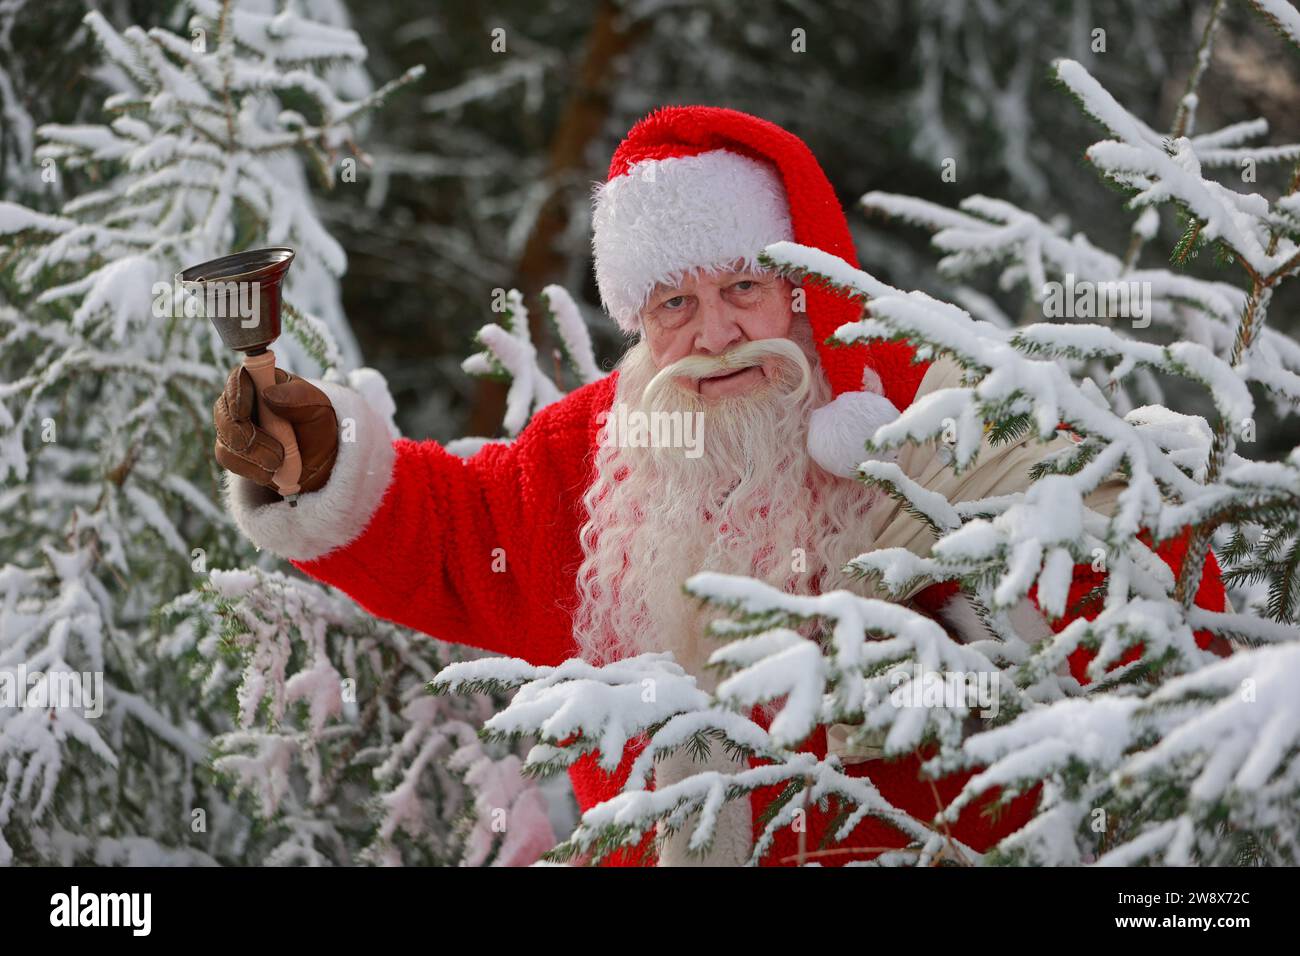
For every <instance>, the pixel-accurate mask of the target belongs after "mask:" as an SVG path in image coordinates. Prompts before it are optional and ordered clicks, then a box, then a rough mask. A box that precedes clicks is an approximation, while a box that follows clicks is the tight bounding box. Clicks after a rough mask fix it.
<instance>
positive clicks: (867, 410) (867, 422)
mask: <svg viewBox="0 0 1300 956" xmlns="http://www.w3.org/2000/svg"><path fill="white" fill-rule="evenodd" d="M899 414H900V413H899V411H898V409H897V408H895V407H894V403H893V402H891V401H890V400H889V399H887V398H885V396H883V395H877V394H875V393H874V392H865V391H863V392H845V393H844V394H843V395H841V396H840V397H839V398H836V399H835V400H833V401H831V402H828V403H827V404H825V405H823V406H822V407H821V408H819V409H817V410H816V411H814V412H813V413H812V417H811V419H810V420H809V422H808V454H810V455H812V458H813V461H815V462H817V464H819V465H821V466H822V467H823V468H825V469H826V470H827V471H829V472H830V473H831V474H833V475H839V476H841V477H842V478H854V477H856V476H857V472H858V465H860V464H862V462H864V461H867V460H869V459H871V458H879V457H883V456H879V455H868V454H867V452H866V449H865V448H864V447H863V446H864V445H866V443H867V439H869V438H870V437H871V436H872V435H874V434H875V433H876V429H877V428H879V427H880V426H881V425H887V424H888V423H889V422H892V421H893V420H894V419H895V418H897V417H898V416H899ZM889 457H893V456H892V455H890V456H889Z"/></svg>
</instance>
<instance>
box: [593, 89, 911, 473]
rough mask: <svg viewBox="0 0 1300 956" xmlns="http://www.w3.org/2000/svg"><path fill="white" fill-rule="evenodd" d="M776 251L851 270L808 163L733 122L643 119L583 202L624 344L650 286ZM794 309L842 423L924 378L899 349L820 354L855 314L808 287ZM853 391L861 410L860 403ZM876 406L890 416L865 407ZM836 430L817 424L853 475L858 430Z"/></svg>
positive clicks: (832, 208)
mask: <svg viewBox="0 0 1300 956" xmlns="http://www.w3.org/2000/svg"><path fill="white" fill-rule="evenodd" d="M782 240H792V241H794V242H798V243H800V244H802V245H806V246H812V247H815V248H817V249H821V250H823V251H825V252H828V253H830V254H832V255H834V256H838V257H839V258H840V259H843V260H844V261H845V262H847V263H849V264H850V265H852V266H854V267H856V266H857V264H858V260H857V254H856V253H855V251H854V248H853V239H852V237H851V236H850V234H849V226H848V222H847V221H846V219H845V218H844V210H843V208H842V207H841V206H840V203H839V200H838V199H837V198H836V196H835V191H834V190H833V189H832V188H831V184H830V182H829V181H828V180H827V179H826V174H825V173H824V172H823V171H822V168H821V165H820V164H819V163H818V162H817V159H816V157H814V156H813V154H812V151H811V150H810V149H809V148H808V146H807V145H806V144H805V143H804V142H803V140H801V139H799V137H797V136H795V135H794V134H793V133H790V132H788V131H787V130H784V129H782V128H781V127H779V126H777V125H776V124H774V123H770V122H768V121H767V120H764V119H759V118H758V117H756V116H750V115H749V114H747V113H741V112H738V111H736V110H729V109H722V108H719V107H711V106H669V107H664V108H662V109H660V110H657V111H655V112H654V113H651V114H650V115H649V116H646V117H645V118H644V119H642V120H641V121H640V122H638V123H637V124H636V125H635V126H633V127H632V129H631V130H630V131H629V132H628V134H627V137H626V138H625V139H624V140H623V142H622V143H621V144H620V145H619V147H618V149H617V150H616V151H615V152H614V158H613V159H612V160H611V162H610V165H609V179H608V181H607V182H606V183H604V184H603V185H601V186H599V187H597V189H596V191H595V196H594V204H593V212H592V247H593V252H594V257H595V268H596V284H597V286H598V288H599V289H600V296H601V300H602V301H603V302H604V305H605V308H606V310H607V311H608V312H609V314H610V315H611V316H612V317H613V318H614V319H615V321H617V322H618V324H619V326H620V327H621V328H622V329H623V330H624V331H626V332H629V333H631V332H635V331H636V330H637V328H638V322H639V320H638V314H639V313H640V311H641V309H642V308H643V307H644V306H645V303H646V301H647V299H648V297H649V295H650V292H651V290H652V289H653V288H654V286H655V285H656V284H657V283H659V282H665V281H668V280H670V279H672V278H674V277H679V276H680V275H681V274H683V273H684V272H686V271H688V270H691V269H695V268H713V267H717V266H721V265H724V264H727V263H730V262H734V261H736V260H740V261H742V262H744V263H746V264H747V265H750V266H752V265H754V264H755V263H756V260H757V256H758V254H759V253H760V252H761V251H762V250H763V248H764V246H767V245H770V244H771V243H774V242H780V241H782ZM805 305H806V309H807V315H808V320H809V322H810V324H811V325H812V330H813V336H814V339H815V341H816V342H817V350H818V355H819V357H820V359H821V365H822V369H823V371H824V372H825V374H826V376H827V378H828V380H829V382H830V385H831V390H832V392H833V394H834V395H835V396H836V397H837V399H836V402H834V403H832V404H836V405H838V406H839V410H840V411H841V412H844V413H845V414H846V415H847V418H848V419H862V417H863V416H864V415H865V416H866V417H867V418H880V417H881V416H882V415H883V416H884V417H885V418H886V419H887V418H888V417H892V415H896V414H897V410H896V409H898V408H905V407H906V406H907V405H908V404H910V403H911V401H912V397H913V396H914V395H915V394H916V389H917V386H918V385H919V384H920V381H921V377H922V376H923V375H924V374H925V369H926V366H925V365H924V364H915V365H914V364H913V363H912V358H913V355H914V351H913V349H912V348H911V346H909V345H908V344H906V343H905V342H872V343H865V344H863V343H860V344H856V345H853V346H841V345H827V344H826V339H828V338H829V337H830V336H831V334H832V333H833V332H834V331H835V330H836V329H837V328H838V327H839V326H841V325H843V324H844V323H845V322H854V321H857V320H858V319H859V318H860V316H861V312H862V307H861V305H860V304H858V303H855V302H853V301H852V300H850V299H848V298H846V297H844V296H842V295H839V294H837V293H834V292H831V291H829V290H827V289H824V288H821V287H819V286H816V285H813V284H807V285H806V286H805ZM864 387H865V392H866V394H867V395H868V396H869V398H867V399H862V398H861V397H860V396H861V395H862V394H863V392H864ZM871 393H877V394H876V395H872V394H871ZM881 394H883V396H884V397H885V398H887V399H888V400H889V403H891V408H890V409H888V410H884V409H882V407H881V406H880V403H878V402H877V403H872V402H871V401H870V398H875V397H878V395H881ZM848 396H852V397H851V398H849V397H848ZM841 398H844V399H845V400H844V401H840V399H841ZM849 406H853V408H852V409H851V410H850V408H849ZM868 406H870V407H868ZM827 409H828V411H829V410H830V406H827ZM889 412H892V415H891V414H889ZM844 418H845V416H844V415H841V416H838V419H837V420H832V418H831V416H829V415H823V416H822V424H823V426H825V428H826V429H829V430H831V431H834V432H840V433H843V434H842V435H841V438H840V439H838V440H837V441H838V443H840V444H842V443H843V440H844V439H843V435H850V436H851V438H850V439H849V440H850V447H849V448H848V449H847V450H845V453H846V454H848V456H849V458H853V456H854V455H855V454H856V455H857V458H856V459H855V461H854V463H855V464H856V460H860V459H861V457H862V456H861V454H858V453H859V452H861V442H860V441H859V440H858V438H857V433H858V432H859V431H860V430H861V428H860V427H857V425H855V424H854V422H853V421H851V420H844ZM815 424H816V423H815ZM858 424H860V422H859V423H858ZM873 430H874V426H873ZM823 437H824V436H823ZM855 442H856V444H857V448H856V451H855V450H854V449H853V448H852V444H853V443H855ZM813 443H814V440H813V439H811V438H810V448H811V447H812V446H813ZM821 457H822V456H818V460H819V461H820V460H821ZM846 460H847V459H846ZM832 470H837V471H842V469H832Z"/></svg>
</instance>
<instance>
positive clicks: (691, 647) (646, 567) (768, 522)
mask: <svg viewBox="0 0 1300 956" xmlns="http://www.w3.org/2000/svg"><path fill="white" fill-rule="evenodd" d="M791 337H792V339H793V340H794V342H793V345H794V347H792V343H791V341H789V340H781V339H767V340H762V341H759V342H748V343H745V344H744V345H742V346H741V347H739V348H738V349H737V350H735V351H734V352H729V353H727V356H726V357H725V358H726V360H727V361H728V362H732V363H733V364H730V366H729V367H731V368H738V367H742V366H743V365H745V364H759V363H760V362H762V363H765V364H766V365H767V367H768V370H769V378H768V379H767V380H766V381H764V382H763V383H761V384H760V385H758V386H756V387H755V388H754V389H753V390H752V391H750V392H747V393H745V394H743V395H738V396H732V397H727V398H721V399H713V400H709V399H705V398H702V397H701V396H700V395H698V394H696V393H694V392H687V391H686V390H685V389H683V388H681V387H679V386H677V385H676V384H674V383H673V382H672V377H673V376H675V375H679V374H688V375H689V377H698V376H699V375H701V374H708V371H709V369H708V368H701V367H700V366H701V364H703V365H705V366H711V368H712V369H714V370H716V369H717V368H718V365H717V364H716V363H711V362H710V361H709V360H705V362H704V363H701V362H700V361H699V359H697V358H694V357H692V358H688V359H685V360H683V361H682V362H680V363H675V364H674V365H672V366H669V367H668V368H667V369H665V370H664V371H663V373H661V374H658V375H657V370H656V369H655V367H654V364H653V362H652V360H651V357H650V354H649V350H648V348H647V346H646V344H645V342H644V341H639V342H637V343H636V344H635V345H634V346H633V347H632V348H631V349H630V350H629V351H628V352H627V354H626V355H625V356H624V357H623V359H622V361H621V362H620V364H619V378H618V385H617V389H616V392H615V396H614V407H615V408H617V407H618V406H619V404H620V403H623V404H625V405H626V406H627V407H628V409H629V410H632V409H637V410H641V411H645V412H652V411H660V412H664V411H667V412H673V411H676V412H682V413H693V412H697V411H700V412H703V413H704V432H703V443H702V444H703V448H702V454H700V456H699V457H694V458H692V457H689V456H688V455H687V454H686V453H685V450H684V449H682V448H645V447H617V446H615V445H613V444H611V443H608V442H604V441H602V443H601V445H600V447H599V449H598V450H597V453H596V461H595V468H596V475H595V480H594V481H593V482H592V485H591V487H590V488H589V489H588V491H587V493H586V495H585V496H584V499H583V500H584V504H585V505H586V508H587V515H588V521H587V523H586V524H585V525H584V526H583V528H582V535H581V537H582V548H583V555H584V559H583V562H582V564H581V566H580V568H579V570H578V598H579V604H578V607H577V611H576V613H575V615H574V630H575V638H576V640H577V642H578V646H579V653H580V655H581V656H582V657H583V658H584V659H586V660H589V661H592V662H594V663H606V662H608V661H611V660H617V659H619V658H621V657H626V656H628V655H631V654H640V653H645V652H648V651H671V652H672V653H673V655H674V657H675V659H676V660H677V661H678V663H680V664H681V665H682V666H683V667H684V668H685V669H686V670H687V671H688V672H689V673H691V674H694V675H695V676H696V678H697V679H698V680H699V681H700V683H701V685H702V686H703V687H705V688H707V689H710V690H711V689H713V687H714V686H715V684H716V678H715V677H714V675H713V674H712V672H711V671H708V670H706V669H705V667H704V665H705V662H706V660H707V658H708V656H709V654H710V653H711V651H712V650H714V649H715V648H716V646H717V644H716V642H715V641H713V640H712V639H711V638H709V637H708V636H707V634H706V627H707V624H708V621H709V620H711V619H713V618H716V617H717V616H719V614H720V612H719V611H717V610H715V609H711V608H707V607H700V606H699V605H700V602H699V601H697V600H696V599H694V598H692V597H690V596H688V595H687V594H685V593H684V592H683V590H682V583H683V582H684V581H685V580H686V579H687V578H689V577H690V576H691V575H693V574H695V573H697V572H699V571H705V570H708V571H720V572H725V573H732V574H744V575H749V576H751V577H754V578H758V579H760V580H762V581H765V582H767V583H768V584H771V585H773V586H775V587H778V588H781V589H782V590H785V591H788V592H790V593H804V594H808V593H819V592H823V591H829V590H833V589H836V588H846V587H847V588H849V589H851V590H854V591H859V592H860V591H861V590H862V587H863V586H862V584H861V583H860V582H857V581H855V580H854V579H852V578H850V577H849V576H848V575H846V574H844V573H843V571H842V570H841V569H842V568H843V566H844V565H845V564H846V563H847V562H848V561H849V560H850V559H851V558H853V557H855V556H857V555H859V554H861V553H863V552H864V551H869V550H870V549H871V547H872V544H873V541H872V537H871V533H870V531H869V530H868V527H867V512H868V511H869V510H870V508H871V506H872V504H873V503H874V502H875V500H876V497H877V496H876V494H875V493H874V492H871V491H870V490H868V489H867V488H865V487H864V486H863V485H861V484H860V483H858V482H856V481H851V480H846V479H843V478H839V477H836V476H834V475H831V474H830V473H828V472H826V471H824V470H823V469H822V468H821V467H820V466H819V465H817V464H816V463H815V462H814V461H813V460H812V458H811V457H809V455H808V451H807V434H808V420H809V416H810V415H811V414H812V412H813V410H814V409H816V408H818V407H820V406H822V405H824V404H825V403H826V402H827V401H829V400H830V398H831V392H830V386H829V384H828V383H827V381H826V377H825V375H824V374H823V373H822V371H821V367H820V363H819V362H818V359H817V353H816V350H815V348H814V345H813V341H812V332H811V329H810V328H809V326H808V323H807V321H806V319H802V318H801V317H796V325H795V326H794V328H793V329H792V331H791ZM737 354H739V355H741V356H742V357H741V358H740V359H738V360H737V359H736V355H737ZM648 386H653V387H651V388H648ZM864 457H865V455H864ZM616 476H618V477H616Z"/></svg>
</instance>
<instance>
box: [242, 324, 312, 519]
mask: <svg viewBox="0 0 1300 956" xmlns="http://www.w3.org/2000/svg"><path fill="white" fill-rule="evenodd" d="M244 368H246V369H248V374H249V375H250V376H251V377H252V379H253V385H254V386H255V387H256V389H257V394H258V396H259V397H261V394H262V393H263V392H265V391H266V390H267V389H268V388H270V387H271V386H272V385H274V384H276V382H275V353H274V352H272V351H271V350H270V349H267V350H266V351H265V352H263V353H261V354H260V355H245V356H244ZM257 404H258V407H257V420H258V424H259V425H261V427H262V428H264V429H266V431H267V432H268V433H270V435H271V437H272V438H274V439H275V440H276V441H278V442H279V443H280V444H281V445H283V446H284V461H283V462H282V463H281V464H280V467H279V468H277V469H276V472H275V474H274V475H272V476H271V480H272V481H273V482H275V489H276V491H278V492H279V493H280V494H281V495H283V496H284V497H285V498H290V497H292V496H294V495H297V494H298V488H299V485H298V482H299V480H300V479H301V478H302V458H301V456H300V455H299V454H298V436H297V435H295V434H294V432H293V426H292V425H290V424H289V423H288V422H287V421H285V420H284V419H283V418H281V417H280V416H279V415H277V414H275V412H273V411H271V409H270V408H268V407H267V405H266V403H265V402H258V403H257Z"/></svg>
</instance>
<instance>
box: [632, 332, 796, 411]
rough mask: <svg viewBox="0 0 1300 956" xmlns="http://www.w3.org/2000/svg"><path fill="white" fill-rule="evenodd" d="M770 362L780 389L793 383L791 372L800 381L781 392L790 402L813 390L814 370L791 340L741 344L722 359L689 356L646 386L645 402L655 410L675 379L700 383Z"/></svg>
mask: <svg viewBox="0 0 1300 956" xmlns="http://www.w3.org/2000/svg"><path fill="white" fill-rule="evenodd" d="M767 359H776V362H775V363H774V365H773V368H772V369H771V372H772V378H773V380H774V381H775V382H776V383H777V385H778V387H779V386H780V385H782V384H784V383H785V382H789V381H790V380H791V379H793V376H792V375H791V374H790V373H791V372H792V371H793V372H795V373H796V374H797V375H798V380H797V381H794V382H793V383H792V387H791V388H789V389H785V388H782V389H781V391H782V392H785V393H787V394H786V398H787V399H788V400H789V401H792V402H797V401H799V400H800V399H802V398H803V397H804V395H806V394H807V393H808V389H809V388H810V387H811V386H812V366H811V365H810V364H809V362H808V356H807V355H806V354H804V350H803V349H802V348H801V347H800V346H799V344H798V343H797V342H793V341H791V340H790V339H755V340H754V341H752V342H742V343H741V344H740V345H737V346H736V347H735V348H733V349H728V350H727V351H726V352H723V353H722V354H721V355H688V356H686V357H685V358H680V359H678V360H677V361H676V362H673V363H672V364H671V365H668V366H665V367H664V368H662V369H660V370H659V371H658V372H657V373H656V374H655V377H654V378H652V379H651V380H650V382H649V384H648V385H646V387H645V391H644V392H643V401H644V403H645V404H646V405H647V406H648V407H652V408H653V407H655V399H656V398H657V397H658V395H659V393H660V391H662V390H663V389H664V388H666V387H670V386H671V385H672V380H673V379H674V378H689V379H692V380H695V381H699V380H700V379H704V378H708V377H710V376H712V375H717V374H719V373H731V372H738V371H740V370H741V369H744V368H749V367H750V366H761V365H763V364H764V363H765V360H767Z"/></svg>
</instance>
